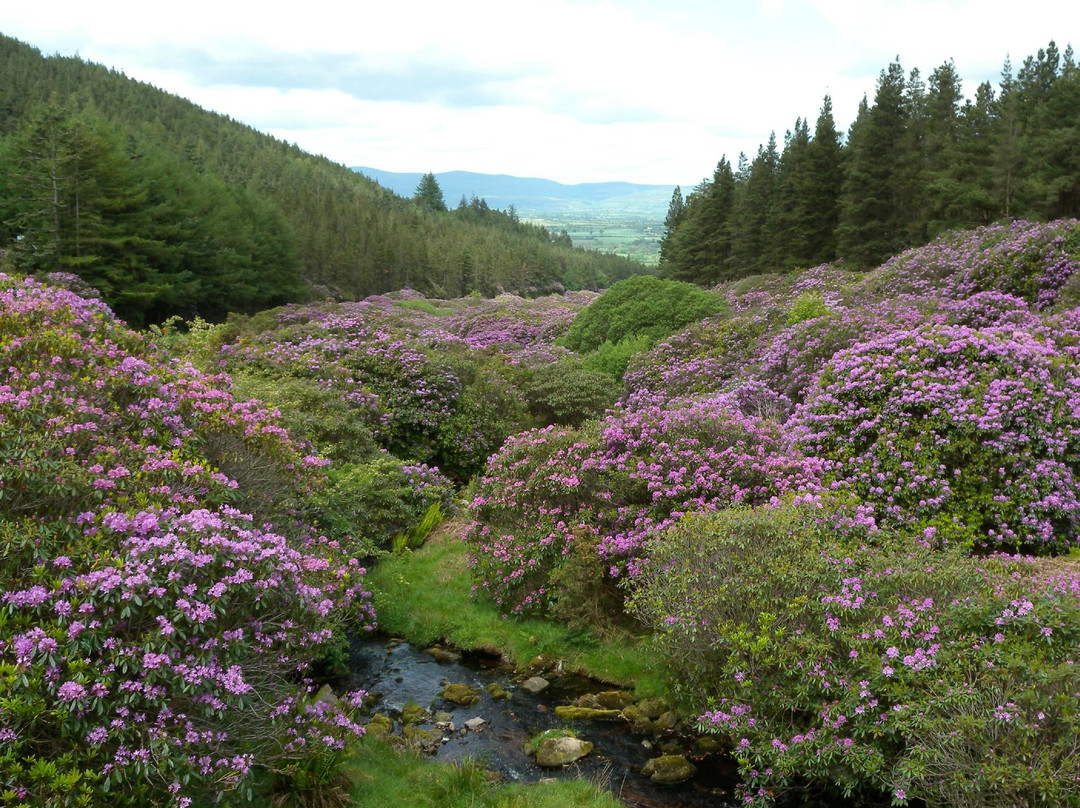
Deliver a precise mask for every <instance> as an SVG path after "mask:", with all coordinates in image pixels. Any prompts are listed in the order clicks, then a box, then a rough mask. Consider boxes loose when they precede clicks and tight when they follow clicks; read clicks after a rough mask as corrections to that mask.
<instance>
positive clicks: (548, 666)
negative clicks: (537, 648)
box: [522, 654, 559, 676]
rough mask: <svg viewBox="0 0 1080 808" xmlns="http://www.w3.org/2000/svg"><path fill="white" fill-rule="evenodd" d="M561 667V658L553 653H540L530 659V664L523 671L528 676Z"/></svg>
mask: <svg viewBox="0 0 1080 808" xmlns="http://www.w3.org/2000/svg"><path fill="white" fill-rule="evenodd" d="M558 667H559V660H558V659H557V658H556V657H553V656H552V655H551V654H540V655H539V656H535V657H533V658H532V659H531V660H529V664H528V665H526V666H525V669H524V670H523V671H522V673H524V674H525V675H526V676H540V675H541V674H545V673H550V672H551V671H553V670H555V669H556V668H558Z"/></svg>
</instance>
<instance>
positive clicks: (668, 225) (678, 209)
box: [660, 185, 686, 265]
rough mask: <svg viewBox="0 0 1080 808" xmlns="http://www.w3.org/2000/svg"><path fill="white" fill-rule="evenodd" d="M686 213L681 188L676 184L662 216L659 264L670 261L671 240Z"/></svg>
mask: <svg viewBox="0 0 1080 808" xmlns="http://www.w3.org/2000/svg"><path fill="white" fill-rule="evenodd" d="M685 215H686V202H685V201H684V200H683V195H682V188H680V187H679V186H678V185H676V186H675V190H674V191H672V193H671V202H669V203H668V211H667V216H665V217H664V235H663V236H662V237H661V239H660V264H661V265H663V264H667V263H670V261H671V258H672V256H671V252H672V250H671V241H672V239H673V238H674V237H675V231H676V230H677V229H678V227H679V225H680V224H681V223H682V220H683V217H684V216H685Z"/></svg>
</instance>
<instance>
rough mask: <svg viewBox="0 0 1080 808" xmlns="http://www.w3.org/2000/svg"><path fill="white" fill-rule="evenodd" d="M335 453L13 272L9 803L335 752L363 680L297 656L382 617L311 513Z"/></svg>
mask: <svg viewBox="0 0 1080 808" xmlns="http://www.w3.org/2000/svg"><path fill="white" fill-rule="evenodd" d="M322 465H323V461H321V460H319V459H318V458H315V457H313V456H310V455H306V454H305V450H304V448H303V447H301V446H300V445H299V444H297V443H295V442H294V441H292V440H291V439H290V438H289V436H288V435H287V434H286V432H285V430H284V429H283V428H282V427H281V425H280V424H279V423H278V421H277V417H276V414H275V413H274V412H273V411H271V410H269V409H267V408H266V407H265V406H263V405H261V404H258V403H257V402H250V401H249V402H244V401H238V400H237V399H235V398H234V397H233V396H232V394H231V393H230V391H229V389H228V380H227V379H224V378H218V377H211V376H206V375H204V374H202V373H200V372H198V371H196V370H195V369H194V368H192V367H191V366H184V365H180V364H178V363H168V362H166V360H164V359H163V358H162V357H161V356H159V355H158V354H156V353H155V352H154V351H153V349H152V348H151V347H150V346H149V345H148V343H147V342H146V340H145V339H144V338H143V337H140V336H139V335H136V334H134V333H133V332H131V331H129V330H128V329H127V328H125V327H124V326H123V325H122V324H121V323H119V322H117V321H116V320H115V318H114V317H113V315H112V314H111V312H110V311H109V310H108V309H107V308H106V307H105V306H104V305H103V304H101V303H100V302H98V301H95V300H87V299H84V298H81V297H79V296H77V295H75V294H73V293H71V292H68V291H65V290H62V289H56V288H50V287H45V286H42V285H40V284H38V283H36V282H33V281H28V280H21V279H18V278H13V277H8V276H2V277H0V561H2V563H0V590H2V594H0V626H2V630H0V672H2V673H0V703H2V704H3V705H4V708H3V711H4V718H5V720H4V726H3V728H2V729H0V794H3V795H4V797H3V798H4V800H5V801H7V802H11V803H13V804H16V805H21V804H25V805H65V804H71V805H76V804H101V803H102V802H104V801H106V800H108V801H112V802H115V803H116V804H121V805H122V804H128V805H146V804H170V803H171V804H177V805H187V804H189V803H190V801H191V799H192V797H193V796H195V795H197V794H200V793H205V792H211V793H221V792H224V791H227V790H230V789H234V788H237V787H240V786H250V784H251V782H252V773H253V768H254V767H261V768H263V769H266V768H270V769H273V770H280V771H283V772H286V774H287V773H288V772H290V771H295V770H297V768H298V767H303V766H304V765H305V764H304V761H307V760H310V759H312V758H313V757H320V756H329V758H330V759H332V758H334V757H336V756H338V755H340V754H341V749H342V747H343V745H344V743H345V742H346V740H347V739H348V738H350V737H355V736H356V734H357V733H358V731H359V728H358V727H357V726H356V725H355V724H354V723H353V721H352V718H351V715H352V713H353V711H354V710H355V708H356V706H358V704H357V703H354V702H356V701H357V700H358V698H359V696H355V697H351V698H352V699H353V701H352V702H350V701H348V700H342V701H340V702H338V703H336V704H332V703H325V704H320V703H318V702H317V701H316V700H315V699H314V698H313V697H312V694H310V693H308V692H307V688H308V686H307V685H306V684H305V683H304V675H305V674H304V672H305V670H306V668H307V666H308V665H309V664H310V663H311V662H312V661H313V659H314V658H315V656H316V655H318V654H319V653H320V651H321V650H322V649H325V648H326V647H327V645H328V643H329V642H330V641H331V640H332V638H333V637H334V636H335V633H336V632H337V630H338V628H339V627H340V625H341V621H342V620H344V619H345V618H346V617H347V616H348V617H349V618H350V619H353V620H356V619H357V618H359V621H358V622H359V624H360V625H361V626H363V625H367V626H371V625H373V615H372V613H371V608H370V605H369V601H370V596H369V595H368V593H366V592H364V591H363V589H362V577H363V570H362V569H361V568H360V567H359V566H358V564H357V563H356V562H355V561H350V559H349V558H347V557H346V556H345V555H344V554H343V553H342V551H341V549H340V547H339V546H337V544H336V543H335V542H332V541H329V540H327V539H325V538H322V537H320V536H319V535H318V534H317V532H316V531H314V530H313V529H312V528H311V526H309V525H305V524H304V523H302V522H298V521H297V514H298V512H297V510H296V508H298V507H300V506H302V505H303V503H304V502H305V501H306V498H307V497H308V496H310V493H311V489H313V488H315V487H316V486H318V485H319V484H320V482H321V479H322V473H321V471H320V466H322ZM241 508H242V509H243V510H242V511H241V510H240V509H241ZM245 512H247V513H250V514H252V515H244V514H245ZM275 525H277V526H275ZM106 792H108V796H106Z"/></svg>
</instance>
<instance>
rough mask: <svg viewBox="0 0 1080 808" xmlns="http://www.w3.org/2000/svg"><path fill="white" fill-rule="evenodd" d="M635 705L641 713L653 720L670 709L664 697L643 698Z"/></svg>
mask: <svg viewBox="0 0 1080 808" xmlns="http://www.w3.org/2000/svg"><path fill="white" fill-rule="evenodd" d="M637 707H638V710H640V711H641V714H642V715H643V716H645V717H646V718H648V719H650V720H651V721H655V720H656V719H658V718H659V717H660V716H662V715H663V714H664V713H666V712H667V711H668V710H670V709H671V707H670V705H668V703H667V702H666V701H664V699H644V700H642V701H639V702H638V705H637Z"/></svg>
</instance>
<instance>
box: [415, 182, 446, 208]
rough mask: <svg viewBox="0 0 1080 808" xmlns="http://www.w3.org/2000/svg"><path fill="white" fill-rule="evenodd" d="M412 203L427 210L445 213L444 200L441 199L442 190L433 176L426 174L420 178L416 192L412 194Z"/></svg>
mask: <svg viewBox="0 0 1080 808" xmlns="http://www.w3.org/2000/svg"><path fill="white" fill-rule="evenodd" d="M413 201H414V202H416V203H417V204H419V205H420V206H421V207H423V208H426V209H427V210H433V211H438V212H440V213H445V212H446V200H445V199H443V192H442V188H440V187H439V181H438V180H437V179H435V175H434V174H432V173H431V172H428V173H427V174H425V175H424V176H423V177H421V178H420V182H419V184H418V185H417V186H416V191H415V192H414V193H413Z"/></svg>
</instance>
